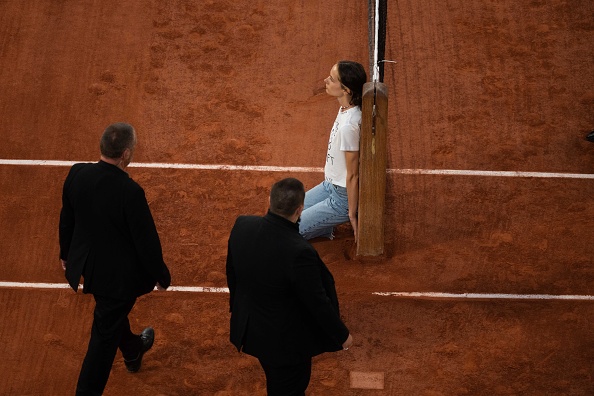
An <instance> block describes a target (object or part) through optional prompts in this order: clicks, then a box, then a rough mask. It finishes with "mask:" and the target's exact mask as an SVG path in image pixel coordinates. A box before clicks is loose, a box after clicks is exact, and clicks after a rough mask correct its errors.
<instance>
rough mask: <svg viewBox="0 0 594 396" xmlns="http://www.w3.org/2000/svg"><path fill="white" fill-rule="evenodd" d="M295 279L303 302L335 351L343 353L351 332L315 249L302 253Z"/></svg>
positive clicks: (297, 290) (327, 273) (326, 271)
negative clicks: (341, 349)
mask: <svg viewBox="0 0 594 396" xmlns="http://www.w3.org/2000/svg"><path fill="white" fill-rule="evenodd" d="M294 277H295V283H294V285H295V286H294V287H295V290H296V292H297V295H298V298H299V300H300V301H301V302H302V303H303V305H304V306H305V307H306V309H307V310H308V311H309V313H310V314H311V316H312V317H313V318H314V320H315V322H316V323H317V325H318V326H319V327H320V328H321V329H322V331H323V332H324V334H325V335H326V336H327V337H328V338H329V339H330V340H332V342H333V343H334V349H335V350H338V349H340V347H341V346H342V344H343V343H344V342H345V341H346V339H347V338H348V336H349V330H348V329H347V327H346V326H345V325H344V323H343V322H342V320H341V319H340V313H339V310H338V299H337V298H336V290H335V287H334V280H333V278H332V275H331V274H330V272H329V271H328V270H327V268H326V266H325V264H324V263H323V262H322V260H321V259H320V258H319V256H318V255H317V253H316V252H315V250H313V248H312V249H305V250H302V251H301V252H300V254H299V255H298V256H297V258H296V261H295V265H294ZM324 278H325V279H324ZM333 300H334V301H333Z"/></svg>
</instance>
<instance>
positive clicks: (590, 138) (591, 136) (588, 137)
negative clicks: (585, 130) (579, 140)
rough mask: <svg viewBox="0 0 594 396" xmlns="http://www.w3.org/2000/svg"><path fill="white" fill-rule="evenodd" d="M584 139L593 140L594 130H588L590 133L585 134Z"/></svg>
mask: <svg viewBox="0 0 594 396" xmlns="http://www.w3.org/2000/svg"><path fill="white" fill-rule="evenodd" d="M586 140H587V141H589V142H594V131H590V133H589V134H587V135H586Z"/></svg>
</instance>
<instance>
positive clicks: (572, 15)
mask: <svg viewBox="0 0 594 396" xmlns="http://www.w3.org/2000/svg"><path fill="white" fill-rule="evenodd" d="M388 3H389V4H388V22H387V43H386V59H388V60H394V61H397V63H395V64H386V65H385V78H384V82H385V84H386V85H387V86H388V87H389V105H388V108H389V114H388V124H389V131H388V168H389V169H388V171H387V176H386V177H387V190H388V191H387V196H386V213H385V227H386V234H385V238H386V244H385V254H384V255H383V256H382V257H378V258H363V257H356V256H354V251H355V249H354V241H353V237H352V235H351V230H350V229H349V228H348V227H346V226H345V227H341V228H340V229H339V230H338V237H337V238H336V239H335V240H333V241H316V242H315V243H314V246H315V247H316V248H317V249H318V251H319V252H320V254H321V256H322V258H323V259H324V261H325V262H326V263H327V265H328V266H329V268H330V269H331V270H332V272H333V274H334V276H335V279H336V284H337V291H338V294H339V299H340V302H341V311H342V315H343V317H344V320H345V322H346V323H347V325H348V327H349V328H350V330H351V332H352V334H353V336H354V339H355V345H354V346H353V347H352V348H350V349H349V350H348V351H342V352H338V353H333V354H325V355H322V356H319V357H317V358H315V359H314V366H313V373H312V380H311V383H310V387H309V389H308V395H309V396H313V395H315V396H326V395H330V396H342V395H427V396H437V395H591V394H594V383H593V375H594V300H593V297H592V295H594V261H593V257H594V235H593V230H594V204H593V203H594V202H593V197H594V180H593V179H594V172H593V171H592V169H593V167H594V144H592V143H589V142H587V141H585V140H584V136H585V135H586V133H587V132H588V131H589V130H591V129H593V128H594V72H593V69H592V65H593V63H594V2H592V1H591V0H550V1H541V0H530V1H528V0H526V1H515V0H497V1H487V0H485V1H476V2H468V1H462V0H447V1H431V2H424V1H415V0H398V1H395V0H393V1H389V2H388ZM367 11H368V10H367V2H365V1H349V2H345V1H337V0H324V1H314V0H303V1H293V0H279V1H274V2H272V1H260V0H255V1H227V0H217V1H214V0H211V1H182V0H180V1H170V2H169V1H168V2H159V1H140V0H128V1H124V2H121V1H114V0H104V1H91V0H79V1H74V0H63V1H51V0H39V1H16V0H6V1H1V2H0V81H1V82H2V90H1V93H0V118H1V120H2V123H1V128H2V130H1V134H2V144H0V194H1V200H0V223H1V224H2V226H1V227H0V253H1V254H2V264H1V265H0V282H1V283H0V285H1V287H0V343H1V347H0V373H2V374H1V380H0V394H1V395H68V394H73V393H74V388H75V384H76V380H77V377H78V372H79V369H80V364H81V362H82V359H83V357H84V354H85V351H86V346H87V342H88V337H89V331H90V325H91V320H92V309H93V306H94V305H93V302H92V297H91V296H88V295H83V294H81V293H79V294H75V293H74V292H73V291H72V290H69V289H67V288H65V284H66V283H65V279H64V275H63V271H62V269H61V267H60V263H59V261H58V232H57V230H58V215H59V210H60V205H61V188H62V183H63V180H64V178H65V176H66V174H67V172H68V169H69V166H70V163H71V162H72V161H81V162H82V161H85V162H91V161H97V160H98V158H99V149H98V141H99V137H100V135H101V132H102V131H103V129H104V128H105V126H107V125H108V124H110V123H112V122H115V121H126V122H129V123H131V124H132V125H134V126H135V127H136V129H137V132H138V137H139V147H138V150H137V153H136V156H135V162H136V165H137V166H136V167H131V168H129V173H130V174H131V176H132V177H133V178H134V179H135V180H137V181H138V182H139V183H140V184H141V185H142V186H143V187H144V189H145V191H146V194H147V198H148V200H149V204H150V206H151V209H152V211H153V215H154V217H155V221H156V224H157V228H158V230H159V232H160V235H161V240H162V244H163V250H164V254H165V260H166V262H167V263H168V265H169V267H170V269H171V272H172V277H173V285H174V286H175V287H177V289H176V288H174V289H173V290H171V291H167V292H155V293H151V294H149V295H147V296H144V297H142V298H141V299H140V300H139V301H138V303H137V305H136V306H135V308H134V310H133V311H132V314H131V316H130V320H131V323H132V327H133V330H136V331H140V330H141V329H142V328H144V327H145V326H148V325H152V326H154V327H155V331H156V340H155V345H154V347H153V349H152V350H151V351H150V352H149V353H147V355H146V356H145V359H144V362H143V366H142V369H141V371H140V372H139V373H137V374H129V373H127V372H126V369H125V367H124V364H123V360H122V359H121V355H120V354H119V353H118V356H117V357H116V361H115V363H114V366H113V370H112V373H111V377H110V380H109V382H108V384H107V388H106V392H105V394H106V395H114V396H117V395H216V396H231V395H265V393H266V392H265V381H264V375H263V373H262V371H261V368H260V366H259V364H258V362H257V360H256V359H254V358H252V357H249V356H245V355H241V354H238V353H237V352H236V351H235V350H234V348H233V347H232V346H231V344H230V343H229V341H228V319H229V314H228V294H227V293H225V292H224V290H221V288H224V287H226V280H225V275H224V264H225V257H226V242H227V237H228V233H229V231H230V229H231V226H232V224H233V222H234V220H235V218H236V217H237V216H238V215H240V214H263V213H264V212H265V210H266V209H267V199H268V198H267V197H268V192H269V187H270V186H271V184H272V183H273V182H274V181H276V180H278V179H281V178H283V177H287V176H293V177H297V178H299V179H301V180H302V181H303V182H304V183H305V184H306V188H310V187H312V186H314V185H315V184H317V183H318V182H319V181H320V180H321V179H322V177H323V175H322V173H321V167H322V166H323V161H324V156H325V153H326V144H327V139H328V133H329V129H330V127H331V124H332V122H333V120H334V117H335V115H336V111H337V108H338V107H337V103H336V100H335V99H333V98H330V97H328V96H327V95H326V94H325V93H324V92H323V83H322V79H323V78H325V77H326V76H327V75H328V72H329V70H330V68H331V67H332V65H333V64H334V63H336V61H338V60H340V59H351V60H356V61H359V62H361V63H362V64H364V65H365V66H366V67H367V66H368V56H369V49H368V37H367V34H368V15H367ZM368 72H369V70H368ZM182 165H186V167H185V168H184V167H183V166H182ZM62 285H63V288H62ZM182 287H187V289H183V288H182ZM184 290H185V291H184ZM365 387H370V388H376V389H363V388H365ZM380 388H381V389H380Z"/></svg>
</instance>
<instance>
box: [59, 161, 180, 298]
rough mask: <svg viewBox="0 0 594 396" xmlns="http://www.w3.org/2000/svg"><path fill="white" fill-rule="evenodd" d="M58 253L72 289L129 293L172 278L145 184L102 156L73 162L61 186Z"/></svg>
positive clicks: (143, 291)
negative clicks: (137, 181)
mask: <svg viewBox="0 0 594 396" xmlns="http://www.w3.org/2000/svg"><path fill="white" fill-rule="evenodd" d="M59 233H60V258H61V259H63V260H66V262H67V264H66V279H67V280H68V283H69V284H70V286H71V287H72V288H73V289H74V291H76V290H77V289H78V284H79V281H80V277H81V275H82V276H83V277H84V292H85V293H93V294H97V295H100V296H105V297H112V298H119V299H131V298H136V297H138V296H140V295H142V294H146V293H148V292H150V291H151V290H152V289H153V288H154V286H155V284H156V283H157V282H158V283H159V284H161V286H163V287H165V288H167V287H169V284H170V282H171V275H170V273H169V269H168V268H167V266H166V265H165V262H164V261H163V254H162V250H161V242H160V240H159V235H158V234H157V229H156V227H155V223H154V221H153V217H152V215H151V212H150V209H149V206H148V203H147V201H146V197H145V194H144V190H143V189H142V188H141V187H140V186H139V185H138V184H137V183H136V182H135V181H134V180H132V179H131V178H130V177H129V176H128V174H127V173H126V172H124V171H123V170H121V169H120V168H118V167H116V166H114V165H111V164H108V163H106V162H103V161H99V162H98V163H84V164H83V163H81V164H75V165H74V166H73V167H72V168H71V169H70V172H69V173H68V176H67V177H66V180H65V182H64V189H63V192H62V210H61V212H60V229H59Z"/></svg>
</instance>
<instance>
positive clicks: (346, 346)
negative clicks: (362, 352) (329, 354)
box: [342, 334, 353, 351]
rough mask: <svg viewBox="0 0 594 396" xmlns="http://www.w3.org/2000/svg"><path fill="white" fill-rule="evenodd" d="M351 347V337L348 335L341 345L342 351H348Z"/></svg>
mask: <svg viewBox="0 0 594 396" xmlns="http://www.w3.org/2000/svg"><path fill="white" fill-rule="evenodd" d="M352 345H353V336H352V335H350V334H349V336H348V338H347V339H346V341H345V342H343V343H342V349H343V350H345V351H346V350H348V349H349V348H350V347H351V346H352Z"/></svg>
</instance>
